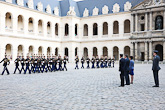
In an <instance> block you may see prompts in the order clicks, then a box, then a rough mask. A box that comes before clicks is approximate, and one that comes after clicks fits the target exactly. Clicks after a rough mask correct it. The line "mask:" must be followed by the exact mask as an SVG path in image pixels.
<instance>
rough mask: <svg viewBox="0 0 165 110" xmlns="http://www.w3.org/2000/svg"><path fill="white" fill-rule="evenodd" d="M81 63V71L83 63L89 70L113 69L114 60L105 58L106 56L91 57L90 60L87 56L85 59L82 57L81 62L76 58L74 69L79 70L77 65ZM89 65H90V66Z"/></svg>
mask: <svg viewBox="0 0 165 110" xmlns="http://www.w3.org/2000/svg"><path fill="white" fill-rule="evenodd" d="M79 62H81V69H84V64H85V62H86V63H87V67H86V68H87V69H89V68H91V69H94V68H111V67H113V68H114V63H115V58H111V57H109V58H108V57H107V56H101V57H100V58H99V56H96V57H95V56H93V57H92V58H91V59H90V58H89V57H88V56H87V58H84V57H82V58H81V60H79V57H78V56H76V58H75V63H76V67H75V69H79V67H78V63H79ZM90 64H91V65H90Z"/></svg>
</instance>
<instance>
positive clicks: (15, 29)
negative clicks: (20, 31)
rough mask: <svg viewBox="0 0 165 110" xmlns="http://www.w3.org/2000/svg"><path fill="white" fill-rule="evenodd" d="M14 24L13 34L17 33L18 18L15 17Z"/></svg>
mask: <svg viewBox="0 0 165 110" xmlns="http://www.w3.org/2000/svg"><path fill="white" fill-rule="evenodd" d="M12 22H13V24H12V25H13V26H12V28H13V33H14V34H15V33H17V25H18V17H17V16H13V19H12Z"/></svg>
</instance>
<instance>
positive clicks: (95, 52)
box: [93, 47, 98, 57]
mask: <svg viewBox="0 0 165 110" xmlns="http://www.w3.org/2000/svg"><path fill="white" fill-rule="evenodd" d="M97 55H98V50H97V47H93V56H95V57H96V56H97Z"/></svg>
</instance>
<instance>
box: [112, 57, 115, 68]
mask: <svg viewBox="0 0 165 110" xmlns="http://www.w3.org/2000/svg"><path fill="white" fill-rule="evenodd" d="M111 61H112V67H113V68H114V67H115V57H113V58H112V60H111Z"/></svg>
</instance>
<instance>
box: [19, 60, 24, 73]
mask: <svg viewBox="0 0 165 110" xmlns="http://www.w3.org/2000/svg"><path fill="white" fill-rule="evenodd" d="M21 66H22V67H21V71H20V74H21V73H22V70H23V72H24V71H25V68H24V66H25V59H24V58H22V59H21Z"/></svg>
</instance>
